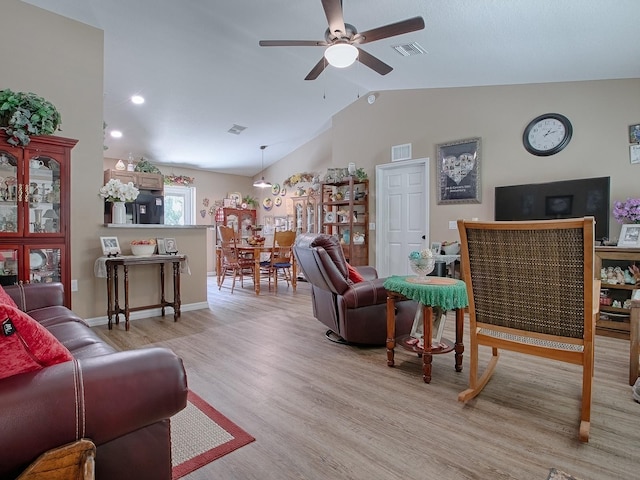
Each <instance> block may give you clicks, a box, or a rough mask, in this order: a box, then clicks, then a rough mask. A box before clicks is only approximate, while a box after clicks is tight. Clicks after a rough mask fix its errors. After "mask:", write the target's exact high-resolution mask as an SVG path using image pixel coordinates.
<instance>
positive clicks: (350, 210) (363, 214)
mask: <svg viewBox="0 0 640 480" xmlns="http://www.w3.org/2000/svg"><path fill="white" fill-rule="evenodd" d="M320 194H321V209H320V232H321V233H327V234H329V235H335V236H336V237H337V238H338V239H339V240H340V243H341V244H342V249H343V251H344V256H345V257H346V259H347V261H348V262H349V263H350V264H351V265H354V266H357V265H369V234H368V233H369V232H368V224H369V223H368V222H369V180H358V179H356V178H354V177H346V178H344V179H343V180H341V181H339V182H335V183H327V182H325V183H322V185H321V189H320ZM357 236H358V237H360V238H362V239H363V240H362V241H359V240H356V237H357Z"/></svg>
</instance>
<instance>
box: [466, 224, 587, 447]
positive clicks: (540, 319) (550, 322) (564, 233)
mask: <svg viewBox="0 0 640 480" xmlns="http://www.w3.org/2000/svg"><path fill="white" fill-rule="evenodd" d="M458 231H459V232H460V239H461V242H462V271H463V272H464V280H465V283H466V284H467V291H468V294H469V320H470V339H471V340H470V343H471V348H470V373H469V375H470V380H469V388H468V389H467V390H465V391H463V392H462V393H460V395H459V396H458V400H460V401H462V402H466V401H468V400H470V399H472V398H474V397H475V396H476V395H478V394H479V393H480V392H481V391H482V389H483V388H484V386H485V385H486V384H487V382H488V381H489V379H490V377H491V375H492V373H493V371H494V369H495V367H496V364H497V361H498V358H499V352H498V350H499V349H501V348H503V349H507V350H512V351H516V352H520V353H526V354H530V355H536V356H540V357H546V358H551V359H555V360H560V361H564V362H569V363H574V364H577V365H581V366H582V410H581V415H580V431H579V438H580V440H581V441H583V442H587V441H588V440H589V426H590V420H591V387H592V380H593V358H594V333H595V321H596V317H597V314H598V308H599V301H598V297H599V291H600V281H599V280H595V279H594V271H593V266H594V260H593V258H594V219H593V217H585V218H584V219H568V220H544V221H532V222H486V223H485V222H467V221H464V220H459V221H458ZM479 345H486V346H489V347H491V349H492V352H493V356H492V358H491V360H490V362H489V364H488V366H487V368H486V370H485V371H484V373H483V374H482V376H481V377H478V346H479Z"/></svg>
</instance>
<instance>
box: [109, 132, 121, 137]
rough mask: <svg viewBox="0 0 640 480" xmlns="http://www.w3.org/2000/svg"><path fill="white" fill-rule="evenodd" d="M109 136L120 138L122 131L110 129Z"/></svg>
mask: <svg viewBox="0 0 640 480" xmlns="http://www.w3.org/2000/svg"><path fill="white" fill-rule="evenodd" d="M111 136H112V137H113V138H120V137H122V132H121V131H120V130H111Z"/></svg>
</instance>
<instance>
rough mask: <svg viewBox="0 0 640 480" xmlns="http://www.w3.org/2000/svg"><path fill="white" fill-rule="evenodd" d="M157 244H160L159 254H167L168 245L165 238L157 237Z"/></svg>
mask: <svg viewBox="0 0 640 480" xmlns="http://www.w3.org/2000/svg"><path fill="white" fill-rule="evenodd" d="M156 244H158V254H159V255H166V254H167V247H166V246H165V244H164V238H156Z"/></svg>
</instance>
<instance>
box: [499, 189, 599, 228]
mask: <svg viewBox="0 0 640 480" xmlns="http://www.w3.org/2000/svg"><path fill="white" fill-rule="evenodd" d="M609 187H610V177H598V178H583V179H579V180H563V181H559V182H549V183H530V184H527V185H511V186H504V187H496V190H495V219H496V220H548V219H554V218H577V217H585V216H593V217H595V219H596V232H595V235H596V240H602V239H603V238H608V237H609V214H610V209H609Z"/></svg>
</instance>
